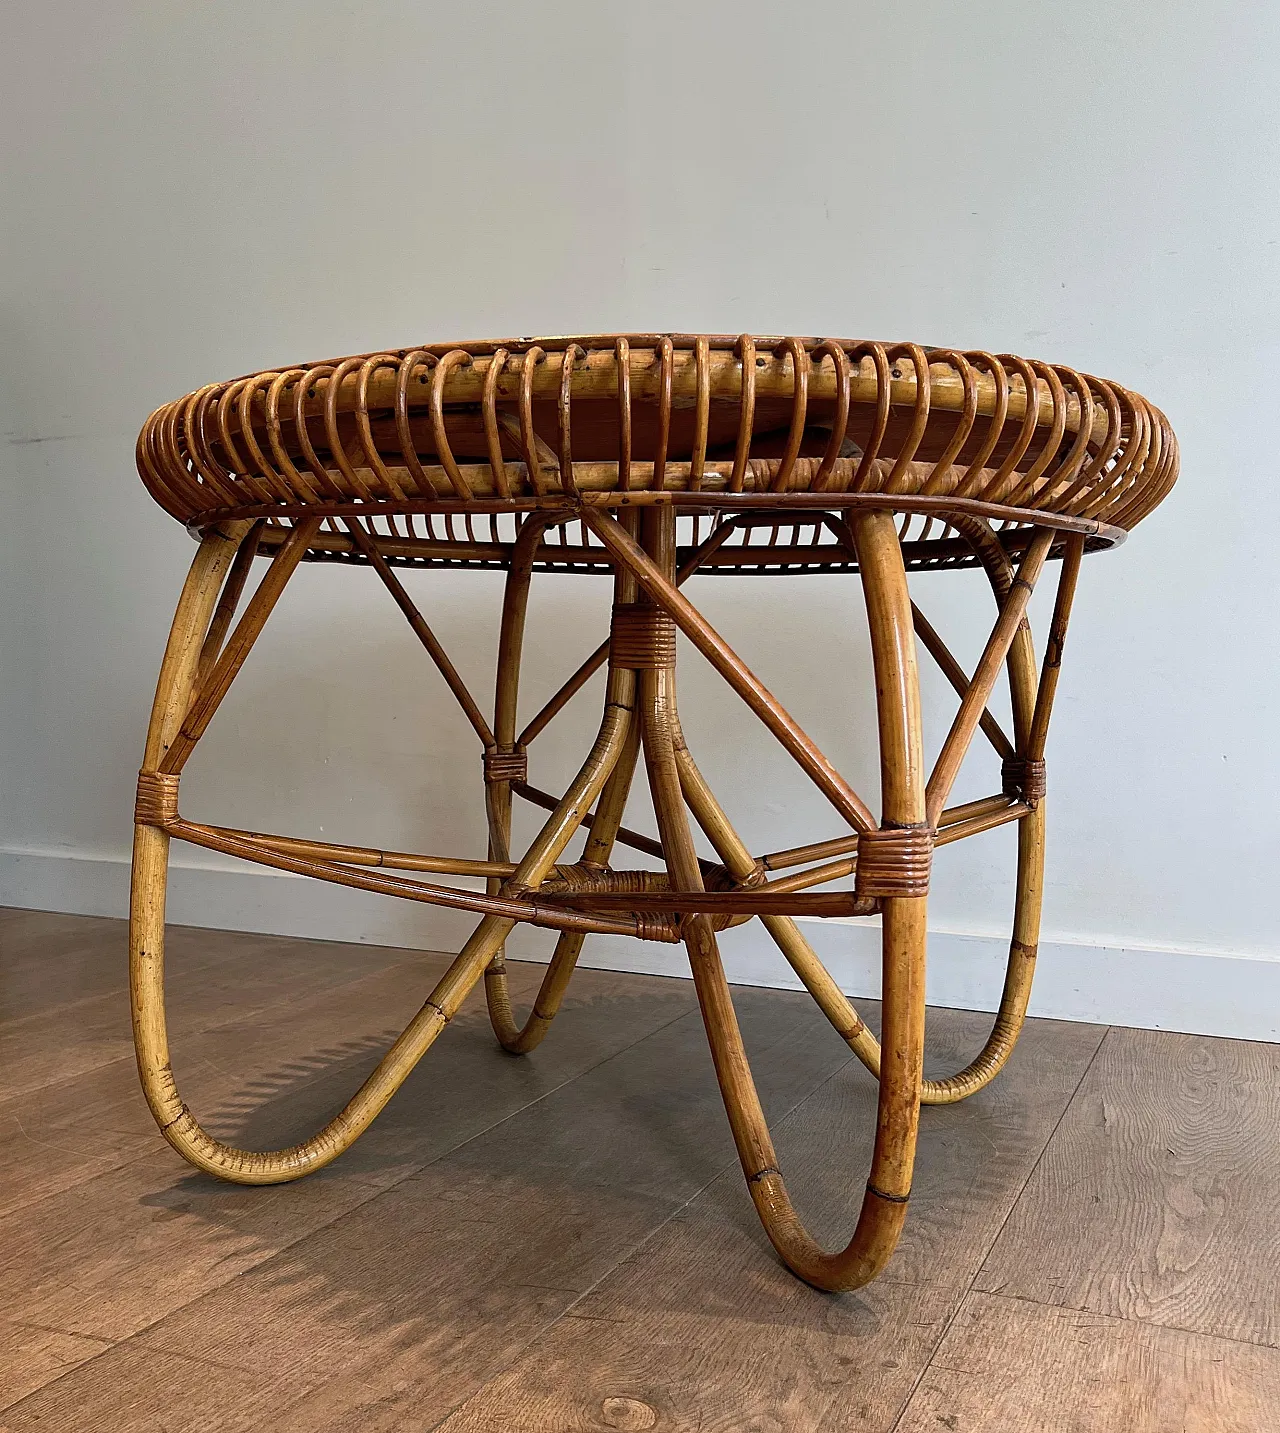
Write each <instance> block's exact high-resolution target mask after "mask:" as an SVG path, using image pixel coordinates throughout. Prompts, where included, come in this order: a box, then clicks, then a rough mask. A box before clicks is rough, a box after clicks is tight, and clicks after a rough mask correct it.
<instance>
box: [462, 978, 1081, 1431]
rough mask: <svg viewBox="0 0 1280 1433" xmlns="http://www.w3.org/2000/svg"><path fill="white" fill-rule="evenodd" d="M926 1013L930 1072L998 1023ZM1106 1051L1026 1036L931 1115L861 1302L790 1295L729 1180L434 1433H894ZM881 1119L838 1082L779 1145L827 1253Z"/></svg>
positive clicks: (805, 1107) (729, 1175)
mask: <svg viewBox="0 0 1280 1433" xmlns="http://www.w3.org/2000/svg"><path fill="white" fill-rule="evenodd" d="M737 993H738V992H735V994H737ZM930 1016H931V1019H930V1027H929V1045H930V1064H931V1065H933V1066H936V1067H939V1068H944V1069H954V1068H955V1066H956V1065H957V1064H958V1063H960V1062H961V1061H963V1060H964V1059H966V1058H967V1056H968V1055H969V1054H970V1053H972V1050H973V1047H974V1045H975V1044H977V1043H979V1042H980V1040H981V1035H982V1031H983V1029H984V1025H985V1023H987V1022H989V1017H983V1016H975V1015H971V1014H967V1013H964V1012H957V1011H936V1012H930ZM1101 1035H1102V1032H1101V1031H1100V1030H1098V1029H1096V1028H1092V1029H1091V1028H1089V1027H1085V1026H1079V1025H1067V1024H1060V1023H1056V1022H1047V1021H1045V1022H1042V1021H1035V1022H1032V1023H1031V1024H1030V1025H1029V1026H1028V1028H1027V1031H1026V1033H1025V1035H1024V1036H1023V1041H1022V1043H1021V1045H1020V1046H1019V1049H1018V1052H1017V1054H1016V1055H1015V1056H1014V1058H1013V1060H1012V1061H1011V1062H1010V1067H1009V1069H1008V1070H1007V1071H1006V1072H1005V1073H1004V1075H1003V1076H1002V1077H1001V1079H1000V1080H999V1081H997V1083H996V1084H995V1085H994V1086H992V1087H990V1088H989V1089H988V1090H986V1091H984V1092H983V1093H982V1094H980V1095H978V1096H975V1097H974V1099H972V1100H969V1101H966V1102H965V1103H964V1104H962V1105H959V1106H956V1107H953V1108H950V1109H945V1110H929V1111H926V1112H925V1119H924V1121H923V1123H922V1130H921V1141H920V1154H919V1162H918V1165H917V1177H916V1184H915V1189H914V1191H913V1196H912V1209H911V1215H910V1218H909V1219H908V1221H907V1230H908V1235H907V1237H906V1238H905V1239H904V1242H903V1246H902V1248H901V1250H900V1252H899V1254H897V1255H896V1256H895V1257H894V1259H893V1261H892V1262H891V1264H890V1266H889V1269H888V1271H887V1272H886V1273H885V1274H884V1275H883V1276H882V1277H881V1279H879V1280H878V1281H877V1282H875V1283H874V1284H872V1285H870V1286H869V1287H868V1288H866V1289H862V1290H859V1291H857V1292H856V1293H852V1294H845V1295H841V1296H839V1297H833V1296H831V1295H828V1294H822V1293H819V1292H817V1291H816V1290H813V1289H810V1288H808V1287H807V1286H805V1285H803V1284H800V1283H799V1282H798V1281H797V1280H796V1279H795V1278H794V1277H793V1276H792V1275H791V1274H790V1273H788V1272H787V1271H786V1270H785V1269H784V1268H783V1267H782V1266H781V1264H780V1263H779V1262H778V1260H777V1258H776V1256H775V1255H774V1254H773V1252H772V1250H771V1249H770V1248H769V1245H768V1242H767V1240H766V1239H765V1237H764V1235H763V1233H762V1231H761V1230H760V1228H759V1225H758V1224H757V1222H756V1219H755V1215H754V1212H753V1211H752V1209H751V1206H750V1202H749V1200H748V1198H747V1196H746V1193H745V1191H744V1190H743V1188H742V1179H741V1174H740V1172H739V1171H738V1170H737V1169H732V1170H730V1171H728V1172H726V1173H725V1174H724V1175H723V1176H721V1178H719V1179H718V1180H717V1181H716V1182H715V1183H714V1184H713V1185H712V1186H711V1187H710V1188H709V1189H708V1190H707V1191H706V1192H705V1193H704V1194H702V1195H701V1196H700V1197H699V1198H698V1199H696V1200H695V1201H694V1202H693V1204H692V1205H691V1206H690V1207H689V1209H688V1210H687V1211H686V1212H685V1213H684V1214H682V1215H681V1216H679V1217H678V1218H676V1219H674V1220H673V1221H672V1222H671V1223H670V1224H668V1225H667V1226H666V1227H665V1228H664V1229H663V1230H662V1231H661V1232H660V1233H659V1234H658V1235H657V1236H655V1238H654V1239H653V1240H651V1241H650V1242H649V1243H647V1244H646V1245H644V1246H643V1247H642V1248H641V1249H639V1250H638V1251H637V1252H636V1253H635V1255H634V1256H633V1257H632V1258H630V1259H629V1260H628V1261H627V1262H626V1264H625V1265H623V1266H622V1267H620V1268H619V1269H618V1270H617V1271H616V1272H615V1273H613V1274H611V1275H610V1276H609V1278H607V1279H605V1280H604V1281H603V1282H602V1283H601V1284H600V1285H599V1286H598V1287H597V1288H595V1289H594V1290H592V1291H591V1292H590V1293H589V1294H588V1295H587V1296H586V1297H585V1298H583V1299H582V1300H580V1301H579V1302H578V1303H576V1304H575V1305H574V1306H573V1307H572V1310H571V1312H570V1314H569V1316H567V1317H565V1318H563V1319H561V1320H560V1321H558V1322H557V1323H556V1324H555V1325H554V1326H553V1327H552V1328H551V1329H550V1330H548V1331H547V1332H546V1333H545V1334H543V1335H541V1336H540V1337H539V1338H538V1339H537V1340H536V1341H535V1342H534V1343H533V1344H531V1345H530V1347H529V1349H528V1350H527V1352H526V1353H525V1355H524V1356H523V1357H522V1358H521V1359H520V1360H519V1361H518V1362H517V1363H516V1364H514V1365H513V1366H512V1367H511V1368H510V1369H508V1370H507V1372H506V1373H505V1374H503V1375H502V1376H501V1377H500V1378H498V1379H496V1380H494V1381H493V1382H491V1383H490V1384H489V1385H488V1386H486V1387H485V1388H484V1389H483V1390H481V1391H480V1392H478V1393H477V1394H476V1395H475V1396H474V1397H473V1398H472V1399H471V1400H470V1401H469V1402H468V1403H466V1404H465V1405H463V1407H462V1408H461V1409H459V1411H458V1412H456V1413H455V1414H454V1415H453V1417H451V1418H450V1419H449V1421H448V1422H447V1423H445V1424H444V1425H443V1426H444V1428H445V1429H447V1430H448V1433H498V1430H503V1433H505V1430H507V1429H510V1428H520V1429H522V1430H528V1433H542V1430H546V1433H571V1430H572V1433H577V1430H588V1429H590V1430H596V1429H599V1428H603V1427H619V1428H629V1427H634V1428H650V1427H652V1428H656V1429H662V1430H664V1433H665V1430H694V1429H698V1430H707V1429H715V1430H721V1429H723V1430H725V1433H729V1430H737V1429H750V1428H760V1429H766V1428H767V1429H769V1430H771V1433H811V1431H812V1430H814V1429H818V1428H823V1429H826V1428H830V1429H833V1430H834V1429H841V1430H843V1429H857V1430H858V1433H881V1431H882V1430H887V1429H888V1428H890V1427H891V1425H892V1423H893V1421H894V1419H895V1418H896V1416H897V1414H898V1412H899V1410H900V1409H901V1407H902V1405H903V1402H904V1400H905V1399H906V1397H907V1396H908V1394H909V1393H910V1391H911V1388H912V1387H913V1385H914V1383H915V1380H916V1379H917V1378H918V1377H919V1375H920V1372H921V1370H922V1369H923V1368H924V1367H925V1364H926V1363H927V1361H928V1358H929V1356H930V1354H931V1352H932V1350H933V1348H934V1346H935V1345H936V1343H937V1341H938V1339H939V1337H940V1336H941V1334H942V1331H943V1329H944V1328H945V1325H946V1321H947V1319H948V1318H949V1317H950V1315H951V1313H952V1312H953V1311H954V1309H955V1308H956V1306H957V1304H958V1302H959V1300H960V1298H961V1297H962V1296H963V1292H964V1289H965V1286H966V1284H967V1282H968V1280H969V1279H970V1278H971V1276H972V1274H973V1272H974V1270H975V1269H976V1268H977V1267H978V1265H979V1264H980V1262H981V1260H982V1257H983V1254H984V1253H985V1251H986V1249H987V1248H988V1247H989V1245H990V1242H991V1239H992V1238H993V1237H994V1235H995V1232H996V1230H997V1229H998V1228H999V1224H1000V1221H1001V1220H1002V1219H1003V1218H1004V1217H1005V1215H1006V1214H1007V1212H1008V1210H1009V1208H1010V1206H1011V1205H1012V1203H1013V1201H1014V1199H1015V1198H1016V1197H1017V1192H1018V1190H1019V1188H1020V1187H1021V1185H1022V1183H1023V1182H1024V1181H1025V1179H1026V1177H1027V1174H1028V1172H1029V1171H1030V1169H1031V1167H1032V1165H1033V1164H1034V1161H1035V1159H1036V1157H1037V1156H1038V1154H1039V1153H1040V1151H1041V1150H1042V1149H1043V1147H1044V1144H1045V1141H1046V1140H1047V1139H1048V1137H1049V1134H1050V1132H1051V1131H1052V1129H1053V1126H1054V1123H1055V1122H1056V1120H1057V1119H1058V1118H1059V1117H1060V1116H1061V1113H1062V1111H1063V1109H1064V1108H1065V1107H1066V1104H1067V1101H1068V1100H1069V1099H1070V1097H1071V1092H1072V1090H1073V1089H1074V1088H1075V1086H1076V1084H1077V1083H1078V1082H1079V1079H1080V1076H1081V1074H1082V1073H1083V1072H1084V1070H1085V1068H1086V1067H1087V1065H1088V1062H1089V1060H1090V1058H1092V1056H1093V1054H1094V1052H1095V1051H1096V1049H1097V1045H1098V1042H1099V1040H1100V1039H1101ZM874 1121H875V1086H874V1084H873V1082H872V1081H871V1079H870V1077H869V1076H867V1075H866V1073H865V1072H864V1071H863V1070H862V1069H861V1067H860V1066H849V1067H848V1068H847V1069H844V1070H841V1071H840V1072H839V1073H838V1074H836V1075H835V1076H834V1077H833V1078H832V1079H830V1080H828V1081H827V1082H826V1083H825V1084H824V1085H822V1086H821V1088H820V1089H819V1090H818V1091H817V1092H816V1093H815V1094H814V1095H813V1096H811V1097H810V1098H809V1099H807V1100H806V1101H805V1102H804V1103H803V1104H801V1105H800V1106H799V1108H798V1109H797V1110H796V1111H795V1112H794V1113H793V1114H791V1115H790V1116H788V1117H787V1118H786V1119H784V1120H783V1121H782V1122H781V1123H780V1125H779V1126H778V1127H777V1128H776V1129H775V1131H774V1134H775V1140H776V1143H777V1146H778V1150H779V1154H780V1156H781V1164H782V1168H783V1170H784V1172H785V1173H786V1174H787V1176H788V1183H789V1185H790V1187H791V1188H792V1189H793V1191H794V1193H795V1195H796V1198H797V1201H798V1202H799V1203H800V1206H801V1208H802V1210H803V1211H804V1212H805V1213H806V1214H808V1215H810V1216H811V1222H812V1224H813V1226H814V1227H815V1229H817V1230H819V1231H820V1232H821V1234H822V1236H823V1238H824V1239H825V1240H826V1242H827V1244H828V1245H829V1246H831V1245H835V1244H836V1243H837V1241H838V1242H839V1243H843V1242H844V1241H845V1240H847V1239H848V1237H849V1234H850V1232H851V1228H852V1223H853V1219H854V1217H855V1216H856V1211H857V1205H858V1201H859V1198H860V1191H861V1188H862V1185H863V1183H864V1182H865V1179H866V1168H867V1163H868V1160H869V1157H870V1147H871V1139H872V1134H873V1129H874ZM611 1419H612V1420H614V1421H613V1422H611V1421H610V1420H611ZM628 1420H629V1421H628Z"/></svg>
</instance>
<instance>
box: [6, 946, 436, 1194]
mask: <svg viewBox="0 0 1280 1433" xmlns="http://www.w3.org/2000/svg"><path fill="white" fill-rule="evenodd" d="M446 960H447V958H446V957H444V956H434V955H427V954H423V955H421V956H418V957H415V958H414V959H411V960H408V961H405V962H404V963H402V964H400V965H394V966H389V967H381V968H379V966H378V965H377V964H376V963H375V967H374V973H372V974H369V975H366V976H364V978H363V979H361V978H359V976H358V974H357V972H358V971H359V970H360V968H361V967H360V964H359V963H357V962H350V963H349V964H348V975H350V976H351V977H352V979H351V980H350V981H349V982H348V983H346V984H340V983H338V982H337V981H336V980H334V979H332V978H326V979H324V980H320V981H312V980H311V979H310V978H309V977H305V973H304V978H301V979H300V978H297V975H298V973H297V972H296V971H295V972H294V975H295V978H294V979H286V980H285V981H283V982H282V984H281V985H280V986H279V987H278V988H276V989H274V990H271V987H269V986H268V987H265V988H261V989H258V990H253V989H252V987H251V990H250V998H247V999H246V1000H245V1001H244V1003H243V1004H242V1005H240V1006H239V1007H233V1008H238V1011H239V1015H238V1018H234V1019H230V1020H227V1021H226V1022H225V1023H224V1024H223V1025H221V1026H214V1027H213V1028H207V1027H206V1028H205V1029H203V1030H200V1029H198V1028H197V1029H195V1030H193V1028H192V1027H193V1026H195V1027H199V1026H200V1025H201V1024H202V1023H203V1021H202V1012H203V1007H202V1006H201V1005H200V1004H199V1002H198V1001H196V1002H194V1003H192V1001H190V1000H188V1001H185V1002H184V1001H183V1000H182V999H181V998H178V999H177V1000H175V1002H174V1004H175V1009H174V1020H173V1039H172V1048H173V1051H174V1060H175V1068H176V1070H177V1073H178V1077H179V1080H180V1082H181V1088H182V1090H183V1093H184V1096H185V1097H186V1098H188V1099H189V1100H190V1101H191V1103H192V1105H193V1107H194V1108H197V1109H198V1110H200V1111H201V1113H202V1114H203V1113H204V1112H205V1111H206V1110H212V1111H214V1112H215V1116H217V1115H218V1114H222V1116H223V1118H224V1119H225V1116H226V1114H229V1113H231V1112H232V1111H231V1110H228V1109H227V1108H226V1106H227V1105H228V1102H229V1101H230V1100H231V1099H232V1096H233V1093H234V1092H237V1091H239V1092H241V1093H242V1094H243V1095H244V1096H245V1101H244V1102H243V1103H245V1104H251V1103H252V1097H253V1095H254V1094H255V1093H256V1094H257V1096H258V1097H259V1098H260V1099H269V1098H270V1097H271V1096H272V1095H273V1094H274V1095H276V1096H282V1095H283V1094H284V1091H285V1090H286V1089H287V1088H288V1087H290V1086H293V1085H298V1084H301V1083H303V1082H304V1079H305V1075H306V1065H305V1062H306V1061H307V1060H308V1059H310V1060H311V1062H312V1065H313V1067H314V1072H315V1073H316V1074H317V1075H320V1074H323V1073H324V1072H326V1071H327V1072H328V1073H329V1074H330V1075H331V1076H335V1075H336V1073H337V1070H336V1068H335V1067H336V1066H345V1065H349V1064H351V1063H352V1061H353V1060H355V1061H356V1062H357V1063H358V1062H359V1060H360V1059H361V1058H362V1057H363V1056H364V1055H365V1054H367V1053H368V1051H369V1050H372V1049H376V1048H377V1047H378V1041H376V1040H374V1038H373V1037H374V1035H375V1034H376V1033H378V1032H385V1034H384V1035H383V1038H382V1040H381V1045H382V1046H385V1044H386V1043H387V1041H388V1040H389V1039H390V1038H391V1031H390V1027H391V1026H392V1025H393V1023H394V1018H395V1016H396V1015H398V1014H399V1015H403V1016H404V1018H405V1019H407V1018H408V1016H409V1015H410V1014H411V1013H412V1010H413V1008H415V1005H416V1001H415V999H414V992H416V991H417V990H418V989H419V988H420V987H421V986H422V985H424V984H426V985H429V984H430V982H431V980H432V979H434V977H435V975H436V974H437V973H438V971H439V970H442V969H443V968H444V966H445V964H446ZM272 963H273V965H274V966H275V968H276V969H279V967H280V962H279V960H278V959H277V960H275V961H273V962H272ZM236 973H237V971H236V970H234V969H233V970H232V971H231V972H230V973H229V974H223V975H220V976H219V979H220V980H225V979H227V978H230V977H234V975H235V974H236ZM334 973H336V969H335V972H334ZM286 974H287V972H286ZM268 991H271V993H272V994H274V996H275V999H274V1000H273V1001H269V1003H268V1004H267V1005H266V1006H265V1007H263V1008H259V1009H257V1010H255V1009H254V1008H253V997H254V996H256V997H257V999H258V1000H262V999H263V998H264V997H266V996H267V995H268ZM223 1013H224V1014H225V1013H226V1008H225V1007H224V1008H223ZM117 1016H118V1024H119V1025H121V1026H122V1027H123V1033H120V1032H119V1031H118V1030H116V1029H115V1028H114V1027H112V1035H113V1038H115V1039H117V1040H118V1042H119V1043H120V1044H121V1045H123V1047H124V1048H123V1053H121V1054H120V1055H118V1056H117V1058H116V1059H114V1060H112V1061H109V1062H108V1063H106V1064H101V1065H92V1066H90V1067H89V1068H87V1069H80V1070H74V1071H73V1072H72V1073H70V1074H69V1075H67V1076H66V1077H64V1078H62V1079H60V1080H56V1081H52V1082H49V1083H45V1084H38V1085H36V1086H35V1087H34V1088H27V1089H20V1090H19V1091H18V1092H15V1093H12V1094H8V1097H7V1098H4V1099H0V1213H5V1212H8V1211H10V1210H12V1209H14V1208H16V1207H18V1206H19V1205H22V1204H25V1203H29V1202H30V1201H32V1200H33V1199H38V1198H41V1197H45V1196H47V1195H50V1194H54V1193H57V1192H58V1191H59V1190H60V1189H65V1188H67V1187H69V1186H70V1185H72V1184H75V1183H77V1182H79V1181H80V1180H81V1179H84V1178H88V1177H91V1176H92V1175H94V1174H100V1173H103V1172H104V1171H105V1170H107V1169H111V1168H114V1167H116V1166H117V1165H119V1164H121V1163H123V1162H124V1161H125V1160H126V1159H128V1158H131V1157H133V1156H134V1155H136V1154H138V1153H141V1152H142V1151H144V1150H145V1149H146V1148H148V1147H149V1146H151V1145H154V1144H155V1143H156V1142H157V1139H158V1132H157V1131H156V1128H155V1125H154V1122H153V1121H152V1119H151V1116H150V1115H149V1113H148V1112H147V1109H146V1106H145V1104H144V1103H143V1100H142V1095H141V1090H140V1089H139V1086H138V1074H137V1067H136V1064H135V1062H134V1057H133V1046H132V1042H131V1040H130V1038H129V1035H128V1013H127V997H126V998H125V1000H124V1008H123V1009H121V1010H118V1011H117ZM401 1024H403V1020H402V1021H401ZM344 1028H345V1029H346V1030H347V1031H349V1032H350V1034H351V1035H352V1037H353V1038H352V1041H350V1042H347V1043H346V1044H345V1045H344V1044H342V1043H340V1042H335V1040H334V1036H335V1034H336V1033H337V1032H341V1031H343V1030H344ZM264 1081H265V1086H264ZM273 1081H274V1084H273V1083H272V1082H273ZM12 1088H13V1086H12V1085H11V1084H10V1081H9V1079H8V1077H7V1075H6V1076H5V1077H4V1078H3V1079H0V1090H4V1091H6V1092H7V1091H9V1090H10V1089H12ZM353 1088H354V1086H353Z"/></svg>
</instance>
